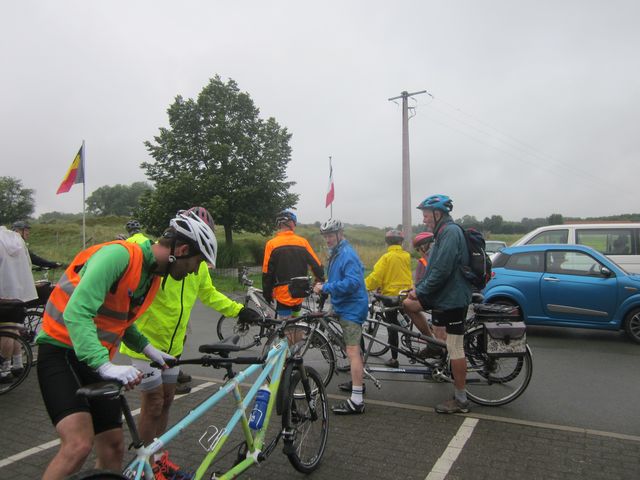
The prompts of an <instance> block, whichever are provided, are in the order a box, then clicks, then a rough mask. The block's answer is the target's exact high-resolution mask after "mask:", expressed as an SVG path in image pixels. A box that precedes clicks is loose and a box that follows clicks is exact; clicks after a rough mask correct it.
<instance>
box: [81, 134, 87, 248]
mask: <svg viewBox="0 0 640 480" xmlns="http://www.w3.org/2000/svg"><path fill="white" fill-rule="evenodd" d="M86 156H87V152H86V150H85V147H84V139H83V140H82V155H80V160H81V161H82V174H83V176H84V178H83V182H82V248H83V249H84V248H86V247H87V237H86V224H85V185H86V184H87V170H86V168H87V166H86V165H85V162H84V160H85V159H86Z"/></svg>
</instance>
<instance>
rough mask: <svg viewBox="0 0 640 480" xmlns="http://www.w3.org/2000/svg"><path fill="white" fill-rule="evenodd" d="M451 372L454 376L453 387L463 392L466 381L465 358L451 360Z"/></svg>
mask: <svg viewBox="0 0 640 480" xmlns="http://www.w3.org/2000/svg"><path fill="white" fill-rule="evenodd" d="M451 370H452V372H453V376H454V379H453V385H454V386H455V387H456V389H457V390H464V386H465V383H466V381H467V360H466V359H465V358H458V359H456V360H451Z"/></svg>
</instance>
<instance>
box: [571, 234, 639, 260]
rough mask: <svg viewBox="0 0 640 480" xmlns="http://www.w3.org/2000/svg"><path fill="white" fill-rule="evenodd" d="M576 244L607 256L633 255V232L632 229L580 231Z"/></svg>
mask: <svg viewBox="0 0 640 480" xmlns="http://www.w3.org/2000/svg"><path fill="white" fill-rule="evenodd" d="M576 243H579V244H581V245H588V246H589V247H591V248H593V249H595V250H598V251H599V252H601V253H604V254H605V255H631V254H632V253H633V250H632V246H633V231H632V230H631V229H622V228H611V229H597V230H595V229H594V230H588V229H578V230H576Z"/></svg>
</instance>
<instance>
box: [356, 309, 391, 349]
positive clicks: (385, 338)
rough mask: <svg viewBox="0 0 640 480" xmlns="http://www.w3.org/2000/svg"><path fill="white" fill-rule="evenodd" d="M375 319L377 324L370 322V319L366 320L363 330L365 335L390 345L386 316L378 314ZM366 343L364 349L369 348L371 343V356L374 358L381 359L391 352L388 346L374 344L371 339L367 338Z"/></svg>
mask: <svg viewBox="0 0 640 480" xmlns="http://www.w3.org/2000/svg"><path fill="white" fill-rule="evenodd" d="M373 319H374V320H375V322H371V321H369V318H367V319H366V320H365V322H364V325H363V328H362V331H363V333H366V334H368V335H370V336H371V337H374V338H376V339H377V340H380V341H381V342H384V343H386V344H388V343H389V331H388V330H387V324H386V323H385V321H384V316H383V315H381V314H379V313H376V314H375V317H374V318H373ZM376 327H377V328H376ZM364 342H365V345H364V348H369V343H371V350H369V355H370V356H372V357H380V356H382V355H384V354H385V353H387V352H388V351H389V346H388V345H384V344H382V343H378V342H372V341H371V339H370V338H368V339H367V338H365V341H364Z"/></svg>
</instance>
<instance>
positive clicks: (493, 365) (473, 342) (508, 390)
mask: <svg viewBox="0 0 640 480" xmlns="http://www.w3.org/2000/svg"><path fill="white" fill-rule="evenodd" d="M464 349H465V355H466V357H467V382H466V388H467V395H468V396H469V399H470V400H472V401H474V402H475V403H478V404H480V405H488V406H498V405H505V404H507V403H509V402H512V401H513V400H515V399H516V398H518V397H519V396H520V395H522V393H523V392H524V391H525V390H526V389H527V386H529V382H530V381H531V375H532V374H533V357H532V355H531V349H530V348H529V346H527V351H526V353H525V354H524V355H523V356H520V357H493V356H489V355H487V354H486V353H484V327H483V326H478V327H474V328H472V329H471V330H469V331H468V332H467V333H466V334H465V336H464Z"/></svg>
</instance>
